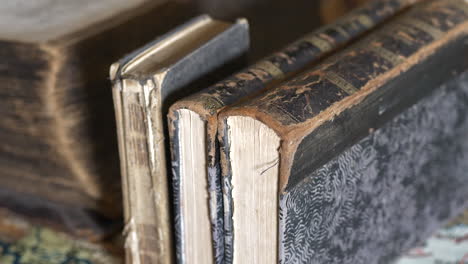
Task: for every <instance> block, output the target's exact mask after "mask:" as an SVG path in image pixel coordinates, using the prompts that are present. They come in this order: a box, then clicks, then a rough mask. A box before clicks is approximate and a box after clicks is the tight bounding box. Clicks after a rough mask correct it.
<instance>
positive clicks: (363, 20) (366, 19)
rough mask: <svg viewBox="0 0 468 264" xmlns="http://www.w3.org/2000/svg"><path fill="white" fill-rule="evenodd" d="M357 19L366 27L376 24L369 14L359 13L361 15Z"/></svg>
mask: <svg viewBox="0 0 468 264" xmlns="http://www.w3.org/2000/svg"><path fill="white" fill-rule="evenodd" d="M357 20H358V21H359V23H361V24H362V25H364V26H365V27H366V28H371V27H373V26H374V22H373V21H372V19H371V18H370V17H369V16H366V15H359V16H357Z"/></svg>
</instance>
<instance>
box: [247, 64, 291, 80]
mask: <svg viewBox="0 0 468 264" xmlns="http://www.w3.org/2000/svg"><path fill="white" fill-rule="evenodd" d="M254 68H257V69H259V70H262V71H264V72H267V73H268V74H270V75H271V76H273V78H281V77H283V76H284V73H283V71H282V70H281V69H280V68H278V67H276V65H274V64H273V63H271V62H269V61H266V60H263V61H260V62H258V63H257V64H255V65H254Z"/></svg>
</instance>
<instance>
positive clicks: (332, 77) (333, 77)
mask: <svg viewBox="0 0 468 264" xmlns="http://www.w3.org/2000/svg"><path fill="white" fill-rule="evenodd" d="M325 79H327V80H328V81H330V82H331V83H333V84H334V85H336V86H338V87H339V88H340V89H341V90H343V91H345V92H346V93H348V94H353V93H355V92H357V91H358V89H357V88H356V87H354V85H352V84H350V83H349V82H348V81H346V80H345V79H343V77H341V76H339V75H338V74H336V73H334V72H327V73H325Z"/></svg>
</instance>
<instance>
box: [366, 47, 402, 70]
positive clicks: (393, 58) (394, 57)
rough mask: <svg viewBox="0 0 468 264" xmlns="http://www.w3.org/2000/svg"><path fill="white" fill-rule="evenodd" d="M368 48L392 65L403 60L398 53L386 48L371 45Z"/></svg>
mask: <svg viewBox="0 0 468 264" xmlns="http://www.w3.org/2000/svg"><path fill="white" fill-rule="evenodd" d="M370 50H371V51H372V52H374V53H375V54H377V55H378V56H379V57H381V58H383V59H384V60H386V61H389V62H391V63H392V64H393V65H394V66H396V65H398V64H400V63H402V62H404V58H403V57H401V56H400V55H398V54H395V53H393V52H391V51H389V50H388V49H386V48H384V47H380V46H375V45H371V46H370Z"/></svg>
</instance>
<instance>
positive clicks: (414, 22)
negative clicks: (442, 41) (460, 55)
mask: <svg viewBox="0 0 468 264" xmlns="http://www.w3.org/2000/svg"><path fill="white" fill-rule="evenodd" d="M403 23H405V24H406V25H410V26H413V27H415V28H417V29H419V30H421V31H424V32H426V33H427V34H429V35H431V36H432V37H433V38H434V39H439V38H440V37H441V36H442V35H443V33H442V31H440V30H439V29H437V28H435V27H433V26H431V25H429V24H427V23H426V22H423V21H421V20H418V19H415V18H409V17H408V18H405V19H404V20H403Z"/></svg>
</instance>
